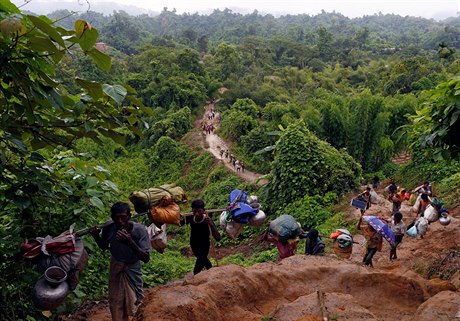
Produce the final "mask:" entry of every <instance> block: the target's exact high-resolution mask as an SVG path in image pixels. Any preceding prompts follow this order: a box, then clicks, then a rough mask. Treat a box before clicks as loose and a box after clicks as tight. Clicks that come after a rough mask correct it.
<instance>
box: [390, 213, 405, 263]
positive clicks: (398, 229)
mask: <svg viewBox="0 0 460 321" xmlns="http://www.w3.org/2000/svg"><path fill="white" fill-rule="evenodd" d="M402 218H403V216H402V214H401V212H399V211H398V212H396V213H394V214H393V217H392V218H391V230H392V231H393V234H394V236H395V244H394V246H392V247H391V250H390V261H391V260H393V259H394V260H396V259H397V258H398V257H397V255H396V247H397V246H398V245H399V243H401V242H402V239H403V237H404V234H405V233H406V224H404V222H403V220H402Z"/></svg>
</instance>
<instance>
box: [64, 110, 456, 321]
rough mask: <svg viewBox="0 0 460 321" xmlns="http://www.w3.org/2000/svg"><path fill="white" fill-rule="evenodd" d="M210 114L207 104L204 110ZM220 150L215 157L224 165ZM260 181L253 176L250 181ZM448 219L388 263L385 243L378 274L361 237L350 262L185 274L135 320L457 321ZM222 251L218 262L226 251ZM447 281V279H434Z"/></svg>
mask: <svg viewBox="0 0 460 321" xmlns="http://www.w3.org/2000/svg"><path fill="white" fill-rule="evenodd" d="M211 107H212V105H207V106H206V111H208V110H209V108H211ZM205 116H206V112H205ZM214 123H215V125H216V126H217V125H218V123H217V122H214ZM199 128H200V126H198V125H197V126H196V131H195V133H196V134H195V135H196V136H195V138H196V139H197V140H199V139H204V137H203V136H200V129H199ZM200 137H201V138H200ZM210 137H213V138H210ZM210 140H216V141H219V146H218V147H215V148H214V149H216V150H218V149H219V148H221V147H222V146H225V144H227V143H226V142H224V141H223V140H221V139H220V138H219V137H218V136H217V135H215V134H213V135H206V141H207V142H208V144H204V142H203V141H202V142H201V143H200V145H201V146H202V147H203V148H205V149H208V150H209V149H212V148H211V146H214V145H213V143H212V142H211V143H210ZM216 150H214V151H212V150H211V152H212V153H213V154H214V155H215V156H216V158H217V159H219V157H220V156H219V155H218V153H217V152H216ZM229 168H230V169H233V167H231V166H230V167H229ZM235 173H236V174H237V175H242V174H243V173H241V172H235ZM255 177H257V176H256V175H254V173H252V174H250V178H251V179H254V178H255ZM242 178H245V177H242ZM249 181H250V180H249ZM377 192H378V193H379V197H378V199H377V202H376V203H375V204H373V205H372V206H371V207H370V209H369V210H368V211H367V212H366V213H367V214H368V215H379V216H384V217H389V216H390V214H391V213H390V209H391V204H390V202H389V201H387V200H386V199H385V198H384V197H383V194H382V193H383V191H382V187H380V188H379V189H377ZM340 210H341V211H344V212H347V213H348V214H347V219H348V220H356V219H357V218H358V217H359V210H357V209H354V208H352V207H349V206H347V207H345V208H342V209H340ZM401 212H402V213H403V215H404V221H405V223H406V225H407V224H409V223H410V222H411V221H412V220H413V217H414V216H415V214H414V213H413V211H412V207H411V206H410V205H409V204H408V202H404V203H403V205H402V208H401ZM451 215H452V217H453V218H452V223H451V224H450V225H448V226H442V225H441V224H439V223H438V222H434V223H432V224H431V225H430V227H429V229H428V232H427V234H426V235H425V238H424V239H415V238H410V237H408V236H406V237H405V238H404V240H403V242H402V244H401V246H400V247H399V248H398V260H396V261H389V260H388V257H389V251H390V248H389V246H388V244H387V243H385V242H384V247H383V249H382V251H381V252H378V253H377V254H376V256H375V258H374V261H375V263H374V266H375V268H374V269H372V268H368V267H363V266H362V265H361V259H362V251H363V247H362V246H361V244H363V241H364V237H363V236H362V235H360V234H357V235H355V236H354V239H355V241H356V242H357V243H358V244H354V247H353V252H352V256H351V258H350V259H341V258H338V257H337V256H336V255H335V254H333V253H332V251H331V250H330V249H329V250H327V254H326V255H325V256H324V257H312V256H304V255H302V254H300V253H302V250H303V249H299V250H298V255H296V256H294V257H290V258H287V259H284V260H283V261H281V262H279V263H260V264H256V265H253V266H251V267H241V266H237V265H225V266H219V267H214V268H213V269H211V270H209V271H205V272H202V273H200V274H198V275H196V276H193V275H192V273H188V274H187V275H185V276H184V277H183V278H182V279H179V280H176V281H172V282H170V283H168V284H166V285H164V286H158V287H155V288H151V289H146V290H145V294H146V297H145V300H144V303H143V305H142V306H141V307H140V309H139V311H138V313H137V315H136V317H135V320H138V321H141V320H176V321H177V320H184V321H185V320H187V321H190V320H200V321H201V320H222V321H227V320H229V321H230V320H240V321H255V320H276V321H301V320H303V321H315V320H318V321H319V320H353V321H356V320H368V321H370V320H380V321H390V320H395V319H396V318H398V319H399V320H400V321H412V320H414V321H415V320H417V321H419V320H422V321H423V320H427V321H428V320H430V321H431V320H455V316H456V315H458V312H459V311H460V293H459V290H460V272H458V271H460V269H459V268H460V256H459V251H458V249H459V247H460V241H459V239H458V236H460V214H459V210H458V208H456V209H454V210H452V211H451ZM337 228H340V227H339V226H338V227H337ZM240 251H242V252H243V251H247V248H244V247H241V248H240ZM217 252H218V256H219V257H221V256H222V254H223V253H226V252H227V249H225V248H218V249H217ZM455 271H457V272H456V273H455ZM442 275H444V276H449V277H450V279H449V280H441V279H440V278H438V277H437V276H442ZM64 319H65V320H67V321H77V320H89V321H109V320H110V312H109V309H108V304H107V302H106V301H100V302H94V303H90V304H88V305H86V306H84V307H82V308H81V309H80V310H79V311H77V312H76V313H75V314H73V315H71V316H68V317H66V318H64Z"/></svg>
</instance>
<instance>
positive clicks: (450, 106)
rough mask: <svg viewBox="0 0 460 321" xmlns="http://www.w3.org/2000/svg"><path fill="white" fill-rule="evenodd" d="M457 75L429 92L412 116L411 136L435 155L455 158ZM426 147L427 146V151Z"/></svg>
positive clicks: (459, 102)
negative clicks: (429, 94) (421, 105)
mask: <svg viewBox="0 0 460 321" xmlns="http://www.w3.org/2000/svg"><path fill="white" fill-rule="evenodd" d="M458 88H460V77H453V78H452V79H450V80H449V81H447V82H443V83H440V84H439V85H438V86H437V87H436V89H434V90H432V91H431V92H430V93H431V96H430V97H429V99H428V100H427V101H426V102H425V104H424V105H423V108H421V109H419V110H417V112H416V115H414V116H411V117H410V119H411V121H412V125H411V126H409V127H408V131H409V133H410V134H411V136H412V137H413V138H415V139H418V143H419V144H420V145H421V146H422V148H428V149H429V152H430V154H432V155H433V156H434V157H435V158H440V159H442V158H444V159H450V158H458V157H459V155H460V135H459V133H460V120H459V116H460V107H459V106H460V92H459V90H458ZM428 149H427V150H426V151H427V153H428Z"/></svg>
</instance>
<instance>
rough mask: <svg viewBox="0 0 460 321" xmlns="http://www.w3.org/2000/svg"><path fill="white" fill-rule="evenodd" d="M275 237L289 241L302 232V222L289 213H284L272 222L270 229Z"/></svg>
mask: <svg viewBox="0 0 460 321" xmlns="http://www.w3.org/2000/svg"><path fill="white" fill-rule="evenodd" d="M268 231H269V233H271V234H272V235H273V237H274V238H276V239H278V240H280V241H283V242H287V241H288V240H291V239H295V238H297V237H298V236H299V235H300V233H301V231H302V230H301V227H300V224H299V223H298V222H297V221H296V220H295V219H294V218H293V217H292V216H291V215H289V214H283V215H281V216H279V217H277V218H276V219H274V220H273V221H271V222H270V226H269V229H268Z"/></svg>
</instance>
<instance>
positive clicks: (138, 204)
mask: <svg viewBox="0 0 460 321" xmlns="http://www.w3.org/2000/svg"><path fill="white" fill-rule="evenodd" d="M168 196H171V197H172V201H173V202H175V203H185V202H186V201H187V196H186V195H185V192H184V190H183V189H182V187H180V186H176V185H175V184H165V185H161V186H160V187H151V188H149V189H143V190H139V191H134V192H132V193H131V194H130V195H129V200H130V201H131V203H133V205H134V209H135V210H136V212H137V213H144V212H147V211H148V210H149V208H151V207H152V206H156V205H158V204H159V203H160V201H161V200H162V199H163V198H164V197H168ZM166 205H168V204H165V206H166Z"/></svg>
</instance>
